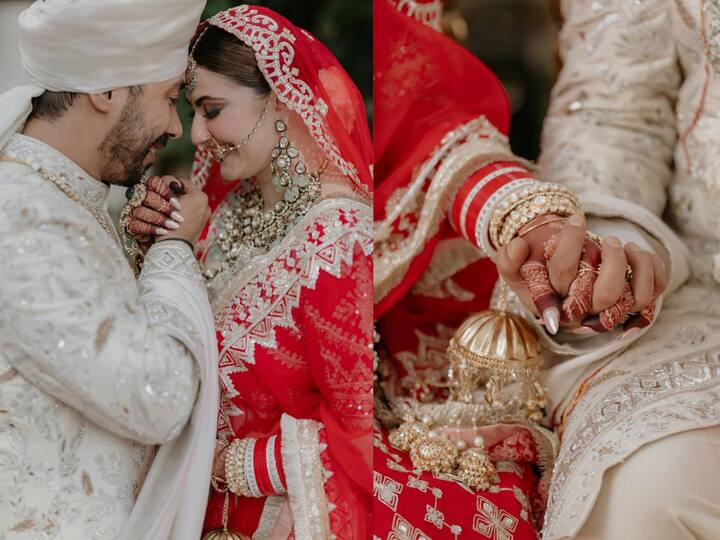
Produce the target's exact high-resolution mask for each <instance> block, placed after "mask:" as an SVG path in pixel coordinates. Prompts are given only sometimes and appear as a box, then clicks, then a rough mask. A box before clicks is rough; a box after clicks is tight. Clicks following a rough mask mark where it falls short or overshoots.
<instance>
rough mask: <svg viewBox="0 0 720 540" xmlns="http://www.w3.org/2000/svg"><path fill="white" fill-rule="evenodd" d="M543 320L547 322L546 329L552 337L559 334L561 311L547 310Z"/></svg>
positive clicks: (555, 309) (544, 312)
mask: <svg viewBox="0 0 720 540" xmlns="http://www.w3.org/2000/svg"><path fill="white" fill-rule="evenodd" d="M543 320H544V321H545V328H547V330H548V332H550V333H551V334H552V335H555V334H557V333H558V329H559V328H560V311H559V310H558V309H557V308H554V307H552V308H547V309H546V310H545V311H543Z"/></svg>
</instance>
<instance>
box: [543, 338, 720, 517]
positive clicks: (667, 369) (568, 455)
mask: <svg viewBox="0 0 720 540" xmlns="http://www.w3.org/2000/svg"><path fill="white" fill-rule="evenodd" d="M716 385H720V349H719V348H718V347H717V345H716V346H713V347H710V348H708V349H706V350H704V351H699V352H693V353H690V354H686V355H683V356H681V357H677V358H673V359H670V360H667V361H663V362H660V363H659V364H655V365H651V366H649V367H647V368H645V369H642V370H640V371H638V372H636V373H635V374H634V375H632V376H631V377H628V378H627V379H625V380H624V381H623V382H622V383H619V384H618V385H617V386H615V388H614V389H613V390H612V391H610V392H608V393H607V394H606V395H605V396H604V397H603V398H602V399H601V400H600V401H599V402H598V403H596V404H595V405H594V406H593V407H592V409H590V410H589V411H588V412H587V413H586V414H585V415H584V422H583V423H582V425H581V426H580V427H579V428H578V429H577V430H576V431H575V432H573V434H572V435H571V436H570V437H569V439H566V440H565V441H563V445H562V448H561V451H560V455H559V457H558V460H557V463H556V467H555V472H554V475H553V479H552V485H551V491H550V497H549V503H548V511H547V514H546V517H545V525H546V526H548V524H550V523H552V522H555V521H557V520H559V519H560V516H559V514H558V512H562V511H563V510H564V508H563V505H562V504H560V503H559V500H560V498H561V496H562V495H568V493H566V486H567V482H568V479H569V478H570V473H571V470H572V464H573V463H575V462H577V461H578V460H579V459H580V456H581V454H582V453H583V452H586V451H588V449H590V448H593V447H594V446H595V445H596V442H597V439H598V438H599V437H600V436H601V435H602V434H603V433H605V432H607V431H608V430H610V429H612V428H613V427H614V426H616V425H618V423H620V422H628V421H631V420H632V418H633V416H634V415H635V414H637V413H638V411H641V410H647V408H648V406H649V405H651V404H652V403H653V402H656V401H660V400H664V399H666V398H668V397H669V396H671V395H675V394H682V393H683V392H696V391H699V390H703V389H707V388H710V387H713V386H716ZM718 423H720V420H719V421H718ZM696 427H697V426H696ZM641 444H642V442H640V443H639V445H641Z"/></svg>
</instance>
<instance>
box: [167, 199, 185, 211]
mask: <svg viewBox="0 0 720 540" xmlns="http://www.w3.org/2000/svg"><path fill="white" fill-rule="evenodd" d="M170 204H171V205H172V206H173V208H175V209H176V210H180V209H181V208H182V206H181V205H180V201H178V200H177V199H176V198H175V197H172V198H171V199H170Z"/></svg>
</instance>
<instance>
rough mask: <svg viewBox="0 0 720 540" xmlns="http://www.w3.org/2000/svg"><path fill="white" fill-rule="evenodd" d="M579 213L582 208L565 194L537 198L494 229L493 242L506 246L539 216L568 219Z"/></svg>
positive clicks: (523, 204)
mask: <svg viewBox="0 0 720 540" xmlns="http://www.w3.org/2000/svg"><path fill="white" fill-rule="evenodd" d="M578 211H580V208H579V205H578V204H577V202H576V201H575V200H574V199H573V198H571V197H569V196H567V195H566V194H564V193H562V194H560V193H558V194H547V195H543V196H542V197H541V196H535V197H533V198H532V199H529V200H526V201H523V202H522V203H521V204H520V205H519V206H517V207H515V208H514V209H513V210H512V211H511V212H510V213H509V214H508V216H506V217H505V219H504V220H503V221H502V222H501V224H500V226H499V227H497V228H495V229H492V230H491V240H492V241H493V243H494V244H495V245H496V246H498V247H500V246H504V245H505V244H507V243H509V242H510V240H512V239H513V238H514V237H515V235H516V234H517V232H518V230H520V229H521V228H522V227H524V226H525V225H527V224H528V223H529V222H531V221H532V220H533V219H535V218H536V217H538V216H542V215H544V214H559V215H560V216H564V217H567V216H569V215H572V214H574V213H576V212H578Z"/></svg>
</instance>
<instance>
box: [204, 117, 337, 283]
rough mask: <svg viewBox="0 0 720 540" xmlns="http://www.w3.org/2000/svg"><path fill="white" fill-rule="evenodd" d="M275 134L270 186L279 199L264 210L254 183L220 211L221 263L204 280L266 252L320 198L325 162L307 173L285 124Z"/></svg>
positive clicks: (219, 239)
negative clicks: (279, 195)
mask: <svg viewBox="0 0 720 540" xmlns="http://www.w3.org/2000/svg"><path fill="white" fill-rule="evenodd" d="M275 130H276V131H277V132H278V134H279V140H278V143H277V145H276V146H275V148H273V151H272V160H271V170H272V182H273V186H274V187H275V189H276V190H277V191H279V192H280V193H281V194H282V195H283V198H282V199H281V200H280V201H278V202H277V203H275V205H274V206H273V207H272V208H270V209H268V210H264V207H265V201H264V199H263V196H262V192H261V190H260V186H259V185H258V184H257V183H253V184H252V185H250V186H247V185H246V186H244V188H242V189H241V190H240V191H239V192H238V194H237V195H236V197H235V198H236V200H234V201H231V203H230V204H229V206H228V208H226V209H225V210H223V214H222V216H221V218H220V220H219V224H218V229H219V232H218V235H217V241H216V245H217V248H218V250H219V251H220V254H221V255H222V258H223V262H222V264H221V266H220V267H219V268H210V269H207V270H206V271H205V272H204V274H205V278H206V279H208V280H212V279H213V278H214V277H215V276H216V275H217V274H218V273H220V272H221V271H224V270H230V269H232V268H234V267H235V265H236V263H237V262H238V261H239V260H244V259H245V258H246V257H247V256H248V255H251V254H257V253H258V252H266V251H267V250H269V249H270V248H272V247H273V246H275V245H276V244H277V243H278V242H279V241H280V240H281V239H282V238H284V237H285V235H286V234H287V232H288V231H289V229H290V228H291V227H292V226H293V225H294V224H295V223H297V221H298V220H299V219H300V218H301V217H302V216H304V215H305V214H307V212H308V210H309V209H310V207H311V206H312V204H313V203H314V202H315V201H316V200H317V199H318V197H320V176H321V175H322V174H323V172H324V171H325V168H326V167H327V161H325V162H323V164H322V165H321V166H320V168H319V169H318V170H317V171H316V172H314V173H308V171H307V166H306V165H305V162H304V161H303V160H302V159H300V152H299V151H298V149H297V148H296V147H295V146H294V145H293V144H292V143H291V142H290V140H289V139H288V137H287V126H286V124H285V123H284V122H283V121H282V120H278V121H276V122H275Z"/></svg>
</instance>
